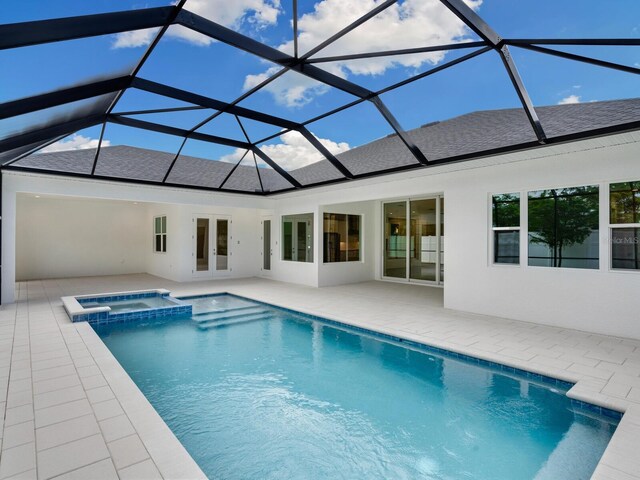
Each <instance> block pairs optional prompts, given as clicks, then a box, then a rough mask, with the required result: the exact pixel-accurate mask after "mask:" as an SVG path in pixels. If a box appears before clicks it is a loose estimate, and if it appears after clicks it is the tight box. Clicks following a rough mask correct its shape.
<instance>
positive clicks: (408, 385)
mask: <svg viewBox="0 0 640 480" xmlns="http://www.w3.org/2000/svg"><path fill="white" fill-rule="evenodd" d="M212 298H214V297H209V299H212ZM238 300H239V299H237V298H234V297H227V299H226V300H224V299H221V298H220V297H217V298H216V301H221V302H225V301H226V302H228V305H227V307H229V305H231V308H222V307H221V308H218V311H217V312H213V313H210V314H206V313H204V315H203V311H202V310H200V314H199V315H194V316H193V317H191V318H189V317H187V318H184V317H182V318H180V317H178V318H175V317H174V318H164V319H158V320H153V321H146V320H145V321H141V322H131V323H125V324H112V325H106V326H100V325H94V328H95V329H96V331H97V332H98V334H99V335H100V336H101V337H102V339H103V341H104V342H105V344H106V345H107V347H108V348H109V349H110V350H111V351H112V352H113V354H114V355H115V357H116V358H117V359H118V360H119V362H120V363H121V364H122V366H123V367H124V368H125V370H126V371H127V372H128V373H129V375H130V376H131V377H132V379H133V380H134V381H135V382H136V384H137V385H138V387H139V388H140V389H141V390H142V392H143V393H144V394H145V395H146V397H147V398H148V399H149V401H150V402H151V404H152V405H153V406H154V407H155V409H156V410H157V411H158V413H159V414H160V415H161V416H162V418H163V419H164V420H165V422H166V423H167V424H168V425H169V427H170V428H171V429H172V430H173V432H174V433H175V435H176V436H177V437H178V439H179V440H180V441H181V442H182V444H183V445H184V446H185V447H186V449H187V450H188V451H189V453H190V454H191V455H192V457H193V458H194V459H195V460H196V462H197V463H198V464H199V465H200V467H201V468H202V470H203V471H204V472H205V474H206V475H207V476H208V477H209V478H216V479H218V478H219V479H350V480H355V479H418V478H419V479H430V480H436V479H437V480H445V479H447V480H449V479H451V480H453V479H486V480H502V479H504V480H526V479H535V480H546V479H554V480H557V479H562V480H574V479H576V480H577V479H585V480H586V479H588V478H590V476H591V474H592V472H593V470H594V469H595V466H596V465H597V463H598V460H599V459H600V457H601V455H602V453H603V452H604V449H605V448H606V445H607V443H608V442H609V439H610V438H611V436H612V434H613V432H614V430H615V427H616V422H614V421H612V420H610V419H607V418H606V417H597V416H594V415H591V414H585V413H583V412H582V411H577V410H574V409H573V408H572V406H571V402H570V400H569V399H568V398H567V397H566V396H565V392H564V391H563V390H560V389H558V388H557V387H554V388H552V387H549V386H548V385H544V384H539V383H536V382H534V381H530V380H525V379H521V378H517V377H515V376H509V375H508V374H505V373H503V372H501V371H499V370H497V369H495V370H494V369H491V368H483V367H479V366H477V365H472V364H469V363H465V362H463V361H460V360H457V359H454V358H449V357H441V356H438V355H436V354H430V353H426V352H424V351H417V350H412V349H408V348H405V347H404V346H402V345H399V344H394V343H391V342H387V341H384V340H380V339H377V338H374V337H370V336H365V335H359V334H355V333H352V332H349V331H348V330H345V329H341V328H339V327H336V326H332V325H329V324H326V323H322V322H320V321H315V320H310V319H308V318H307V317H304V316H302V315H295V314H292V313H287V312H284V311H281V310H277V309H270V308H269V307H265V306H263V305H253V308H254V309H256V310H253V311H252V310H251V309H248V311H249V313H248V314H247V318H249V320H247V318H244V319H243V317H242V316H241V315H238V316H231V317H230V316H228V312H229V311H230V310H232V309H233V308H246V306H244V305H243V306H240V307H238V305H239V304H237V303H236V302H237V301H238ZM187 301H190V300H187ZM198 301H199V302H204V301H203V300H200V299H198ZM242 302H245V301H244V300H242ZM217 305H218V306H220V304H219V303H218V304H217ZM249 306H251V304H250V305H249ZM265 308H266V309H267V310H268V312H267V313H265V311H264V310H265ZM258 310H259V311H258ZM225 311H226V312H225ZM235 313H237V314H239V313H240V310H238V311H237V312H235ZM207 316H208V318H209V320H206V321H201V318H204V317H207ZM216 316H217V317H216ZM251 318H253V320H251ZM203 325H206V327H203Z"/></svg>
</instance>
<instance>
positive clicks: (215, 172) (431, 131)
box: [15, 98, 640, 192]
mask: <svg viewBox="0 0 640 480" xmlns="http://www.w3.org/2000/svg"><path fill="white" fill-rule="evenodd" d="M536 111H537V112H538V115H539V117H540V120H541V122H542V125H543V127H544V129H545V131H546V133H547V136H548V137H557V136H561V135H568V134H572V133H576V132H582V131H586V130H593V129H598V128H604V127H609V126H613V125H619V124H622V123H628V122H633V121H638V120H640V98H636V99H630V100H614V101H606V102H592V103H580V104H573V105H554V106H548V107H539V108H537V109H536ZM407 133H408V135H409V137H410V138H411V139H412V140H413V142H415V144H416V145H417V146H418V147H419V148H420V149H421V150H422V152H423V153H424V154H425V156H426V157H427V159H429V160H438V159H444V158H449V157H457V156H460V155H468V154H473V153H477V152H482V151H487V150H491V149H496V148H500V147H506V146H512V145H518V144H525V143H529V142H534V141H535V140H536V138H535V135H534V133H533V131H532V129H531V126H530V124H529V122H528V120H527V117H526V115H525V113H524V111H523V110H522V109H505V110H487V111H480V112H473V113H469V114H466V115H461V116H459V117H455V118H452V119H450V120H446V121H443V122H435V123H432V124H428V125H425V126H422V127H420V128H416V129H414V130H410V131H408V132H407ZM337 140H339V139H337ZM94 156H95V149H87V150H72V151H66V152H52V153H43V154H38V155H31V156H29V157H26V158H24V159H22V160H20V161H19V162H17V163H16V164H15V165H16V166H22V167H30V168H37V169H46V170H54V171H60V172H75V173H85V174H87V173H90V172H91V167H92V164H93V159H94ZM336 157H337V158H338V160H340V161H341V162H342V163H343V164H344V165H345V167H347V168H348V169H349V170H350V171H351V172H352V173H354V174H356V175H359V174H365V173H371V172H376V171H381V170H387V169H391V168H394V167H402V166H407V165H415V164H417V160H416V159H415V158H414V157H413V156H412V155H411V153H410V152H409V150H408V149H407V148H406V147H405V146H404V144H403V143H402V141H401V140H400V139H399V138H398V137H397V136H396V135H390V136H388V137H384V138H381V139H378V140H375V141H373V142H371V143H368V144H366V145H363V146H360V147H357V148H353V149H351V150H349V151H347V152H344V153H341V154H339V155H337V156H336ZM173 158H174V154H171V153H165V152H159V151H155V150H148V149H143V148H136V147H129V146H124V145H123V146H112V147H103V148H102V149H101V151H100V157H99V161H98V165H97V168H96V174H98V175H102V176H111V177H119V178H131V179H138V180H152V181H162V179H163V178H164V175H165V174H166V172H167V169H168V168H169V166H170V164H171V161H172V160H173ZM232 168H233V164H230V163H225V162H216V161H211V160H206V159H202V158H196V157H189V156H180V158H179V159H178V161H177V162H176V164H175V166H174V168H173V170H172V171H171V175H170V176H169V178H168V182H169V183H173V184H180V185H197V186H204V187H214V188H215V187H219V186H220V184H221V183H222V181H223V180H224V179H225V178H226V177H227V175H228V173H229V172H230V171H231V169H232ZM290 173H291V175H292V176H293V177H294V178H295V179H296V180H298V181H299V182H300V183H301V184H302V185H310V184H313V183H317V182H323V181H327V180H337V179H340V178H342V175H341V174H340V173H339V172H338V171H337V170H336V169H335V167H333V165H331V164H330V163H329V162H328V161H326V160H323V161H320V162H317V163H313V164H311V165H307V166H305V167H302V168H298V169H295V170H292V171H291V172H290ZM260 178H261V180H262V183H263V185H264V189H265V190H266V191H272V192H273V191H278V190H283V189H287V188H290V187H291V185H290V184H289V182H287V181H286V180H285V179H284V178H282V177H281V176H280V175H279V174H278V173H277V172H275V171H273V170H271V169H262V168H261V169H260ZM224 188H225V189H230V190H240V191H247V192H253V191H256V190H260V182H259V180H258V174H257V172H256V170H255V167H254V166H248V165H247V166H245V165H241V166H239V167H238V168H237V169H236V171H235V172H234V173H233V174H232V175H231V177H229V179H228V180H227V182H226V184H225V185H224Z"/></svg>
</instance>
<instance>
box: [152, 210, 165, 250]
mask: <svg viewBox="0 0 640 480" xmlns="http://www.w3.org/2000/svg"><path fill="white" fill-rule="evenodd" d="M157 218H160V219H162V218H164V219H165V231H164V232H160V233H156V219H157ZM166 225H167V216H166V215H155V216H154V217H153V222H152V223H151V229H152V231H153V236H152V239H153V242H152V246H151V248H152V249H153V253H158V254H160V255H166V254H167V231H166ZM160 230H162V220H160ZM158 235H160V236H161V237H163V238H162V239H161V240H160V242H161V246H162V247H163V248H164V250H156V237H157V236H158Z"/></svg>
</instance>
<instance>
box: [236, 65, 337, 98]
mask: <svg viewBox="0 0 640 480" xmlns="http://www.w3.org/2000/svg"><path fill="white" fill-rule="evenodd" d="M279 70H280V67H271V68H269V69H268V70H266V71H264V72H262V73H259V74H257V75H247V76H246V77H245V79H244V86H243V88H244V91H245V92H246V91H247V90H251V89H252V88H253V87H255V86H257V85H259V84H260V83H262V82H263V81H265V80H266V79H267V78H269V77H271V76H272V75H273V74H275V73H276V72H278V71H279ZM328 89H329V87H328V86H327V85H325V84H324V83H320V82H318V81H316V80H313V79H311V78H309V77H305V76H304V75H297V74H294V73H285V74H284V75H282V76H281V77H279V78H277V79H276V80H274V81H273V82H271V83H269V84H267V85H266V86H265V87H264V90H265V91H267V92H269V93H271V94H272V95H273V98H274V99H275V101H276V103H277V104H279V105H284V106H286V107H301V106H303V105H306V104H307V103H309V102H310V101H311V100H313V97H314V96H316V95H322V94H323V93H325V92H326V91H327V90H328Z"/></svg>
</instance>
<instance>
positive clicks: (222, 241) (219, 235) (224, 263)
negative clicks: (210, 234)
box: [213, 218, 229, 271]
mask: <svg viewBox="0 0 640 480" xmlns="http://www.w3.org/2000/svg"><path fill="white" fill-rule="evenodd" d="M213 254H214V255H215V256H216V270H217V271H222V270H228V269H229V220H227V219H226V218H225V219H220V218H219V219H217V220H216V248H215V249H214V251H213Z"/></svg>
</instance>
